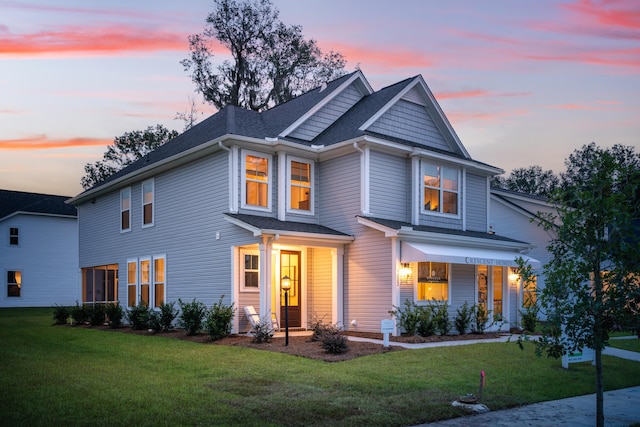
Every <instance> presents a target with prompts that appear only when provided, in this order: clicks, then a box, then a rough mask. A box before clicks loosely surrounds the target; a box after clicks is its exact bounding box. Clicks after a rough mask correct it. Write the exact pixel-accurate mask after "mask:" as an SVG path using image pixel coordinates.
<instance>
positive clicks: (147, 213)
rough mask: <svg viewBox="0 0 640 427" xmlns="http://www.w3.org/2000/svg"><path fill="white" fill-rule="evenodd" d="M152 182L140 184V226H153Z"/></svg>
mask: <svg viewBox="0 0 640 427" xmlns="http://www.w3.org/2000/svg"><path fill="white" fill-rule="evenodd" d="M153 193H154V191H153V180H152V179H150V180H149V181H145V182H143V183H142V226H143V227H149V226H152V225H153Z"/></svg>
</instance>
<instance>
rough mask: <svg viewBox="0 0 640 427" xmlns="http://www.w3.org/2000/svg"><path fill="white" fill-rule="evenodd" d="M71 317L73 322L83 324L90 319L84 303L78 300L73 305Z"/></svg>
mask: <svg viewBox="0 0 640 427" xmlns="http://www.w3.org/2000/svg"><path fill="white" fill-rule="evenodd" d="M70 314H71V319H72V321H73V323H76V324H83V323H85V322H87V321H88V320H89V316H88V313H87V310H86V309H85V307H84V305H80V304H79V303H78V301H76V305H75V306H74V307H71V313H70Z"/></svg>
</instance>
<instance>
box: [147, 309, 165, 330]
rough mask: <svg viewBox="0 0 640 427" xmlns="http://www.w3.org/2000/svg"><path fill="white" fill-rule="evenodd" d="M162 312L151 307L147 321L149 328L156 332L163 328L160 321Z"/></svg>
mask: <svg viewBox="0 0 640 427" xmlns="http://www.w3.org/2000/svg"><path fill="white" fill-rule="evenodd" d="M160 316H161V315H160V312H158V311H155V310H154V309H152V308H150V309H149V320H148V321H147V326H148V329H152V330H153V331H154V332H158V331H160V330H162V323H161V322H160Z"/></svg>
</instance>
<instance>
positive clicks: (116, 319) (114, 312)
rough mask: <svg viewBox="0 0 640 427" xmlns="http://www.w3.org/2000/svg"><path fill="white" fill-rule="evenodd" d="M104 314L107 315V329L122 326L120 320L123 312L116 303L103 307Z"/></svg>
mask: <svg viewBox="0 0 640 427" xmlns="http://www.w3.org/2000/svg"><path fill="white" fill-rule="evenodd" d="M105 312H106V315H107V322H109V327H111V328H114V329H115V328H119V327H120V326H122V319H123V318H124V310H122V307H121V306H120V304H118V303H109V304H107V305H106V307H105Z"/></svg>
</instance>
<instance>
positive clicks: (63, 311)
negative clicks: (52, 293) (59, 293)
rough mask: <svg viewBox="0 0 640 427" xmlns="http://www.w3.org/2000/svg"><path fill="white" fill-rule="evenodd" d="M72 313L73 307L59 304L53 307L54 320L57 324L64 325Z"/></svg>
mask: <svg viewBox="0 0 640 427" xmlns="http://www.w3.org/2000/svg"><path fill="white" fill-rule="evenodd" d="M70 315H71V307H67V306H63V305H57V304H56V307H55V308H54V309H53V320H54V321H55V323H56V324H57V325H63V324H65V323H67V321H68V320H69V316H70Z"/></svg>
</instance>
